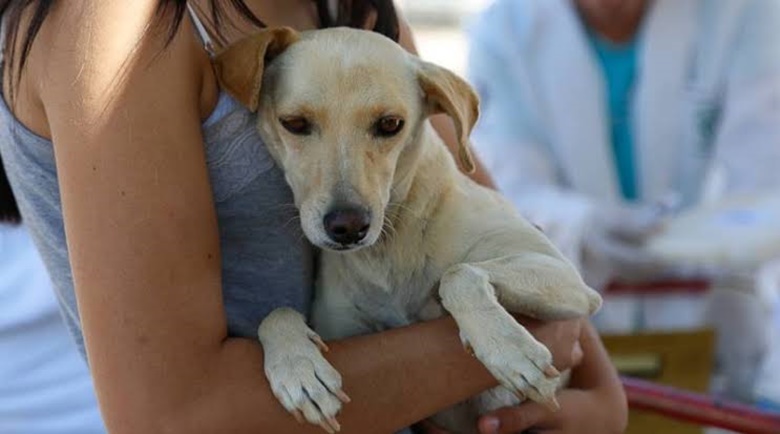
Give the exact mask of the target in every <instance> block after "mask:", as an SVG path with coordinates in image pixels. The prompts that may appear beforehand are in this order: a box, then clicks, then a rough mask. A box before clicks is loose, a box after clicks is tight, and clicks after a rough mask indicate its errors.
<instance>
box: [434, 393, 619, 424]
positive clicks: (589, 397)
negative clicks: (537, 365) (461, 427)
mask: <svg viewBox="0 0 780 434" xmlns="http://www.w3.org/2000/svg"><path fill="white" fill-rule="evenodd" d="M609 398H610V397H609V394H605V393H602V392H601V391H598V390H575V389H568V390H563V391H561V392H560V393H559V394H558V402H559V403H560V404H561V409H560V410H559V411H557V412H555V413H553V412H551V411H550V410H549V409H548V408H546V407H544V406H542V405H540V404H537V403H535V402H531V401H527V402H524V403H522V404H520V405H519V406H517V407H506V408H502V409H499V410H496V411H495V412H493V413H491V414H490V415H489V416H484V417H482V418H481V419H480V421H479V432H480V433H481V434H499V433H500V434H515V433H520V432H524V433H525V432H528V433H534V434H580V433H583V432H594V433H600V434H610V433H622V432H623V429H624V427H623V426H622V422H621V420H622V418H623V416H621V415H620V413H621V411H622V410H618V411H615V410H614V407H613V406H611V405H610V404H609V402H610V400H609ZM429 433H430V434H441V432H437V431H429Z"/></svg>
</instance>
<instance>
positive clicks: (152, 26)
mask: <svg viewBox="0 0 780 434" xmlns="http://www.w3.org/2000/svg"><path fill="white" fill-rule="evenodd" d="M157 3H158V2H157V1H155V0H137V1H134V2H121V1H114V0H106V1H101V2H89V1H84V0H71V1H69V2H67V3H65V2H63V3H55V5H58V6H55V7H53V8H52V10H51V11H50V12H49V14H48V15H47V16H46V19H45V21H44V22H43V25H42V26H41V28H40V31H39V32H38V34H37V35H36V37H35V40H34V44H33V45H32V48H31V50H30V52H29V55H28V57H27V60H26V64H25V67H24V69H22V70H21V74H18V75H16V74H17V73H18V72H19V71H18V61H19V59H20V56H21V54H22V44H23V43H24V40H25V38H26V35H27V29H28V28H29V22H30V17H29V16H23V17H22V20H21V23H20V26H19V30H18V32H17V37H16V41H17V45H16V49H15V52H16V54H15V56H14V58H15V59H14V60H15V62H14V64H13V65H10V67H11V68H12V69H11V70H10V71H6V74H5V77H6V79H5V80H4V82H5V83H4V89H5V90H6V92H4V94H5V95H9V92H8V89H9V86H13V95H14V101H13V104H12V107H13V111H14V114H15V115H16V117H17V118H18V119H19V120H20V121H21V122H22V123H24V124H26V125H27V126H28V127H29V128H30V129H31V130H33V131H34V132H36V133H38V134H39V135H41V136H44V137H51V127H50V119H49V117H50V116H51V114H52V110H54V111H56V110H57V107H58V106H67V105H73V104H78V105H79V106H80V108H82V109H89V108H90V107H91V108H92V110H93V112H94V113H98V112H99V111H100V110H102V109H104V107H103V108H101V105H105V104H107V103H108V100H110V99H112V98H116V97H117V96H118V95H119V94H121V93H122V92H126V91H128V89H129V86H130V83H131V82H133V81H135V80H137V79H139V78H140V76H142V75H143V76H146V77H147V78H150V76H153V75H155V74H159V75H160V77H159V79H160V80H159V83H160V85H161V86H162V85H163V83H164V82H165V80H166V77H169V78H170V77H175V79H176V80H179V81H181V80H183V81H185V82H186V83H188V84H189V85H190V87H191V93H192V98H189V99H188V100H186V101H182V103H183V104H186V105H187V106H189V107H193V103H196V104H197V108H198V110H199V111H200V113H201V115H202V117H203V118H205V117H206V116H207V114H208V113H209V112H210V111H211V109H212V108H213V106H214V104H215V103H216V99H217V92H218V90H217V85H216V80H215V79H214V77H213V73H212V71H211V64H210V61H209V59H208V56H207V54H206V52H205V50H204V49H203V47H202V45H201V43H200V41H199V39H198V36H197V33H196V31H195V30H194V28H193V26H192V24H191V22H190V21H189V19H188V18H187V17H186V16H185V17H184V19H183V21H182V23H181V25H180V27H179V29H178V31H177V35H175V36H174V37H173V39H169V31H170V28H171V27H170V26H171V25H172V23H173V16H172V14H171V13H165V12H163V13H159V12H158V10H157ZM156 64H158V66H160V67H155V65H156ZM162 65H164V66H162ZM151 78H152V80H156V79H155V78H153V77H151ZM165 95H166V92H161V93H160V94H159V95H158V97H165ZM7 99H8V98H7ZM183 108H184V107H183ZM47 115H48V116H47Z"/></svg>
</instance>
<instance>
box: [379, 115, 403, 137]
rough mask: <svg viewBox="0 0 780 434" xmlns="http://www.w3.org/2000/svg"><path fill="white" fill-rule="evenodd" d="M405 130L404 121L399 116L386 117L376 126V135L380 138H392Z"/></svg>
mask: <svg viewBox="0 0 780 434" xmlns="http://www.w3.org/2000/svg"><path fill="white" fill-rule="evenodd" d="M403 128H404V120H403V119H401V118H400V117H398V116H385V117H383V118H381V119H379V120H378V121H377V122H376V124H375V125H374V130H375V134H376V135H377V136H380V137H392V136H394V135H396V134H398V133H399V132H400V131H401V130H402V129H403Z"/></svg>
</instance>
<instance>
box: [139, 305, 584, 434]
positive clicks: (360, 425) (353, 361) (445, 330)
mask: <svg viewBox="0 0 780 434" xmlns="http://www.w3.org/2000/svg"><path fill="white" fill-rule="evenodd" d="M574 324H576V322H558V323H547V324H543V323H539V322H529V323H528V325H527V328H528V329H529V330H530V331H531V332H532V333H535V334H537V335H539V336H541V340H542V342H545V341H558V340H560V341H567V340H569V339H568V338H567V337H562V335H561V332H560V330H561V329H568V328H571V327H572V325H574ZM564 334H565V333H564ZM554 343H556V342H549V344H551V345H550V349H551V351H552V353H553V359H554V360H555V361H556V363H555V364H556V366H557V367H558V368H560V369H567V368H569V367H570V363H571V360H570V352H571V345H570V344H564V345H552V344H554ZM328 345H329V347H330V351H329V352H328V353H326V357H327V359H328V360H329V361H330V362H331V363H332V364H333V365H334V367H335V368H336V369H337V370H338V371H339V372H340V373H341V375H342V377H343V386H344V390H345V391H346V393H347V394H348V395H349V396H350V397H351V399H352V402H350V403H348V404H345V405H344V409H343V411H342V413H341V414H340V415H339V416H338V419H339V422H340V423H341V426H342V432H343V433H345V434H349V433H361V434H364V433H374V432H376V433H388V432H395V431H397V430H399V429H401V428H404V427H406V426H409V425H411V424H413V423H415V422H417V421H419V420H422V419H424V418H426V417H428V416H430V415H432V414H434V413H435V412H437V411H439V410H441V409H444V408H447V407H449V406H451V405H453V404H455V403H457V402H460V401H462V400H464V399H466V398H468V397H471V396H474V395H476V394H478V393H479V392H481V391H484V390H486V389H488V388H490V387H493V386H495V385H497V384H498V383H497V382H496V381H495V379H494V378H493V377H492V376H491V375H490V373H489V372H488V371H487V370H486V369H485V368H484V367H483V366H482V364H481V363H480V362H479V361H478V360H477V359H476V358H474V357H472V356H470V355H469V354H468V353H467V352H466V351H464V349H463V346H462V344H461V342H460V338H459V337H458V331H457V326H456V325H455V322H454V321H453V320H452V319H451V318H444V319H439V320H435V321H430V322H426V323H419V324H414V325H411V326H408V327H403V328H399V329H394V330H390V331H387V332H383V333H378V334H373V335H366V336H359V337H354V338H349V339H345V340H341V341H335V342H329V343H328ZM262 363H263V355H262V349H261V347H260V345H259V344H258V343H257V342H256V341H254V340H251V339H228V340H227V341H225V344H224V345H223V346H222V348H221V350H220V352H219V355H218V357H217V358H215V359H213V360H211V361H210V363H209V365H210V366H211V369H210V370H207V371H206V372H208V373H209V374H208V375H207V376H205V377H204V378H200V379H198V381H195V383H196V384H198V385H199V387H198V391H199V392H198V393H199V394H198V398H197V399H195V398H193V397H192V396H185V397H183V398H184V399H187V402H188V403H187V404H186V405H185V406H183V407H181V411H178V412H176V414H175V415H173V416H172V417H168V416H170V415H168V416H166V417H165V418H164V419H163V420H165V421H166V422H165V427H164V428H165V429H164V431H165V432H171V433H178V432H181V433H187V434H190V433H201V432H202V433H213V432H220V433H237V434H239V433H260V432H273V433H286V432H295V433H301V434H305V433H318V434H319V433H321V432H322V429H321V428H319V427H317V426H312V425H309V424H303V425H301V424H298V423H297V422H296V420H295V419H294V418H293V416H291V415H290V414H289V413H287V412H286V411H285V410H284V408H283V407H282V406H281V404H279V403H278V402H277V399H276V398H275V397H274V396H273V394H272V392H271V388H270V386H269V385H268V383H267V381H266V379H265V375H264V374H263V366H262ZM147 432H148V431H147Z"/></svg>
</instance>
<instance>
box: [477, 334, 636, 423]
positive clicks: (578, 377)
mask: <svg viewBox="0 0 780 434" xmlns="http://www.w3.org/2000/svg"><path fill="white" fill-rule="evenodd" d="M580 342H581V345H582V351H583V352H584V358H583V360H582V363H581V364H580V365H579V366H578V367H577V368H576V369H575V370H574V371H573V373H572V379H571V382H570V384H569V387H570V388H569V389H565V390H563V391H561V392H560V393H559V394H558V402H559V403H560V405H561V410H560V411H558V412H555V413H552V412H550V411H549V410H548V409H546V408H545V407H543V406H541V405H539V404H537V403H534V402H530V401H529V402H525V403H523V404H521V405H519V406H517V407H507V408H502V409H499V410H496V411H494V412H492V413H489V414H487V415H485V416H483V417H482V418H481V419H480V420H479V431H480V433H483V434H496V433H501V434H503V433H507V434H508V433H518V432H524V431H531V432H534V433H544V434H569V433H572V434H573V433H580V432H583V430H584V431H585V432H597V433H603V434H611V433H622V432H624V431H625V429H626V425H627V423H628V422H627V421H628V407H627V403H626V398H625V394H624V393H623V387H622V385H621V384H620V380H619V378H618V376H617V372H616V371H615V369H614V368H613V367H612V364H611V363H610V361H609V358H608V356H607V353H606V350H605V349H604V347H603V346H602V345H601V341H600V339H599V337H598V335H597V333H596V331H595V330H594V329H593V327H592V326H591V325H590V324H585V326H584V328H583V333H582V337H581V340H580Z"/></svg>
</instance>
